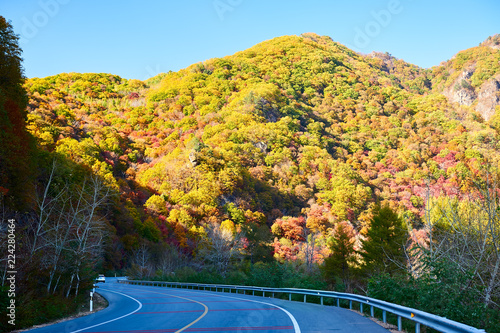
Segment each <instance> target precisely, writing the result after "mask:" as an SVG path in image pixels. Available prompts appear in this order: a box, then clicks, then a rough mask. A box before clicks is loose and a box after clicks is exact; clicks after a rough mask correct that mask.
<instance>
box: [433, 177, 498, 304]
mask: <svg viewBox="0 0 500 333" xmlns="http://www.w3.org/2000/svg"><path fill="white" fill-rule="evenodd" d="M473 186H474V191H473V192H472V193H470V194H469V195H468V196H467V197H465V198H462V199H461V200H460V199H459V198H447V199H446V200H444V199H441V201H438V202H437V204H436V207H437V209H438V214H436V213H434V215H435V216H434V218H431V217H429V222H428V223H429V230H430V233H429V235H430V243H429V249H430V254H431V259H432V260H438V259H442V258H444V259H446V260H449V261H451V262H453V263H454V264H455V266H456V267H457V268H458V269H459V270H460V271H461V272H462V273H464V274H468V275H469V276H470V281H469V283H468V284H467V285H469V286H471V285H476V286H478V287H479V288H478V289H480V290H482V292H483V297H484V299H483V301H484V304H485V306H488V305H490V304H491V303H492V302H493V299H498V298H499V297H500V197H499V192H498V191H499V187H498V186H499V177H498V173H496V172H491V171H490V170H487V171H484V173H483V175H482V179H480V180H474V181H473ZM428 213H430V212H428ZM431 215H432V214H429V216H431ZM497 306H498V304H497Z"/></svg>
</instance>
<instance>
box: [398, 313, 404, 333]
mask: <svg viewBox="0 0 500 333" xmlns="http://www.w3.org/2000/svg"><path fill="white" fill-rule="evenodd" d="M402 330H403V319H402V318H401V316H398V331H402Z"/></svg>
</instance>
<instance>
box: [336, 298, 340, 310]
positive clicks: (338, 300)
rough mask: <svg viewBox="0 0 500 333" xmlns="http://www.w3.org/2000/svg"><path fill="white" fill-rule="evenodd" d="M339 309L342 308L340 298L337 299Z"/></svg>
mask: <svg viewBox="0 0 500 333" xmlns="http://www.w3.org/2000/svg"><path fill="white" fill-rule="evenodd" d="M337 307H338V308H340V298H337Z"/></svg>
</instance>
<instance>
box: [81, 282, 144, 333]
mask: <svg viewBox="0 0 500 333" xmlns="http://www.w3.org/2000/svg"><path fill="white" fill-rule="evenodd" d="M102 290H105V291H109V292H111V293H115V294H120V295H122V296H125V297H128V298H131V299H133V300H134V301H136V302H137V303H139V307H138V308H137V309H135V310H134V311H132V312H130V313H127V314H126V315H123V316H121V317H118V318H115V319H111V320H108V321H105V322H103V323H100V324H96V325H93V326H89V327H85V328H82V329H79V330H77V331H72V332H71V333H77V332H81V331H85V330H88V329H90V328H94V327H97V326H101V325H104V324H107V323H111V322H113V321H116V320H118V319H122V318H125V317H128V316H130V315H132V314H134V313H136V312H137V311H139V310H140V309H141V308H142V303H141V302H139V301H138V300H136V299H135V298H133V297H131V296H129V295H126V294H122V293H119V292H117V291H113V290H109V289H102Z"/></svg>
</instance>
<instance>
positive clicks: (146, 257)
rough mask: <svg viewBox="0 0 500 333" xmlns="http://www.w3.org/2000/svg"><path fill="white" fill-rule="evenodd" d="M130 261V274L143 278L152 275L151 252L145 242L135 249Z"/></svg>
mask: <svg viewBox="0 0 500 333" xmlns="http://www.w3.org/2000/svg"><path fill="white" fill-rule="evenodd" d="M132 261H133V262H132V269H131V270H130V272H129V273H130V274H131V275H132V276H134V277H135V278H137V279H143V278H145V277H148V276H151V275H152V273H153V265H152V262H151V253H150V251H149V249H148V247H147V245H146V244H144V243H143V244H141V246H140V247H139V249H137V250H136V251H135V253H134V257H133V259H132Z"/></svg>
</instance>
